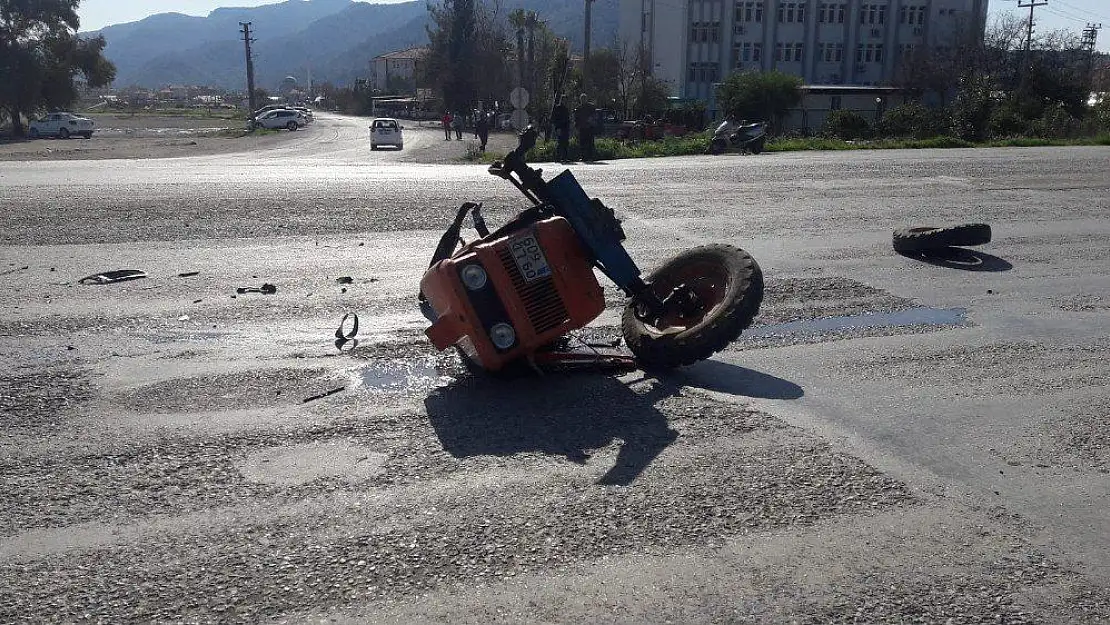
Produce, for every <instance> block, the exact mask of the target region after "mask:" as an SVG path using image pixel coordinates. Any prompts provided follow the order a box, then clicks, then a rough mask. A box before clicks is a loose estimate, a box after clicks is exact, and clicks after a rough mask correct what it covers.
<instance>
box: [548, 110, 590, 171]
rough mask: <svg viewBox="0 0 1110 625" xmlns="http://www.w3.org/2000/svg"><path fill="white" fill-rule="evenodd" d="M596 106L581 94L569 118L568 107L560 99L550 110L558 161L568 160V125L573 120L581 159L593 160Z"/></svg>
mask: <svg viewBox="0 0 1110 625" xmlns="http://www.w3.org/2000/svg"><path fill="white" fill-rule="evenodd" d="M596 115H597V107H596V106H594V104H593V102H590V99H589V98H588V97H586V94H584V93H583V94H582V95H581V96H579V98H578V107H577V108H575V109H574V117H573V120H572V119H571V112H570V109H568V108H567V105H566V103H564V102H563V101H562V100H560V101H559V102H558V103H557V104H556V105H555V108H554V109H552V111H551V125H552V127H554V129H555V157H556V158H558V159H559V161H560V162H563V163H565V162H567V161H568V160H570V126H571V121H573V122H574V129H575V130H576V131H577V133H578V149H579V151H580V152H581V157H582V160H584V161H587V162H589V161H595V160H597V154H596V152H595V150H594V135H595V134H596V133H597V121H596V119H595V117H596Z"/></svg>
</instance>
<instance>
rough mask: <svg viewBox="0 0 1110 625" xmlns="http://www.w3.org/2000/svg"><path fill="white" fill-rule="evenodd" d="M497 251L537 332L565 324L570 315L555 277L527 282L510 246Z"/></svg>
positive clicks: (540, 332) (541, 332)
mask: <svg viewBox="0 0 1110 625" xmlns="http://www.w3.org/2000/svg"><path fill="white" fill-rule="evenodd" d="M497 253H498V255H499V256H500V257H501V264H502V265H504V267H505V271H507V272H508V273H509V278H511V279H512V281H513V288H514V289H515V290H516V292H517V295H518V296H519V297H520V300H521V302H523V303H524V310H525V311H526V312H527V313H528V321H529V322H531V324H532V329H533V330H534V331H535V333H536V334H543V333H544V332H547V331H549V330H553V329H555V328H557V327H559V326H561V325H563V323H565V322H566V321H567V320H568V319H569V317H570V316H569V315H568V314H567V307H566V306H565V305H564V304H563V299H562V298H561V297H559V291H558V290H557V289H556V288H555V279H554V278H553V277H551V276H547V277H545V278H540V279H539V280H534V281H532V282H525V280H524V276H522V275H521V274H520V269H519V268H518V267H517V266H516V261H514V260H513V255H512V252H510V251H509V249H508V248H502V249H499V250H498V251H497Z"/></svg>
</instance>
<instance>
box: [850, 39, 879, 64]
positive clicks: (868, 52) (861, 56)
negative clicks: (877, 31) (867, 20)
mask: <svg viewBox="0 0 1110 625" xmlns="http://www.w3.org/2000/svg"><path fill="white" fill-rule="evenodd" d="M882 62H883V44H881V43H869V44H866V45H864V44H862V43H861V44H859V46H858V47H856V63H882Z"/></svg>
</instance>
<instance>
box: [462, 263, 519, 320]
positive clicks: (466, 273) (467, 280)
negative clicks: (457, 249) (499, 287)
mask: <svg viewBox="0 0 1110 625" xmlns="http://www.w3.org/2000/svg"><path fill="white" fill-rule="evenodd" d="M460 275H461V276H462V281H463V284H465V285H466V288H468V289H470V290H471V291H477V290H479V289H481V288H482V287H484V286H486V282H487V281H488V280H489V275H488V274H486V270H485V269H482V266H481V265H467V266H466V267H463V270H462V273H461V274H460ZM509 329H510V330H511V329H512V328H509Z"/></svg>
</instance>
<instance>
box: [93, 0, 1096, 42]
mask: <svg viewBox="0 0 1110 625" xmlns="http://www.w3.org/2000/svg"><path fill="white" fill-rule="evenodd" d="M390 1H394V2H397V1H401V0H375V2H377V3H380V4H384V3H386V2H390ZM260 4H274V0H156V1H155V0H82V2H81V8H80V10H79V13H80V15H81V29H82V30H96V29H98V28H101V27H104V26H107V25H109V24H119V23H121V22H133V21H135V20H140V19H142V18H144V17H146V16H148V15H153V14H155V13H167V12H177V13H186V14H188V15H208V12H209V11H211V10H212V9H214V8H216V7H221V6H236V7H242V6H257V5H260ZM1017 4H1018V3H1017V0H990V10H991V12H992V13H993V12H997V11H1009V12H1013V13H1018V14H1020V15H1023V16H1028V15H1029V10H1028V9H1018V8H1017ZM1035 15H1036V17H1037V28H1038V29H1039V30H1057V29H1064V30H1071V31H1075V32H1079V31H1081V30H1082V29H1083V28H1084V26H1086V25H1087V23H1088V22H1094V23H1099V22H1101V23H1102V24H1103V25H1104V26H1105V29H1104V30H1103V31H1102V32H1100V33H1099V38H1098V39H1099V41H1098V47H1099V49H1100V50H1102V51H1104V52H1110V0H1048V6H1045V7H1038V8H1037V10H1036V12H1035Z"/></svg>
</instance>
